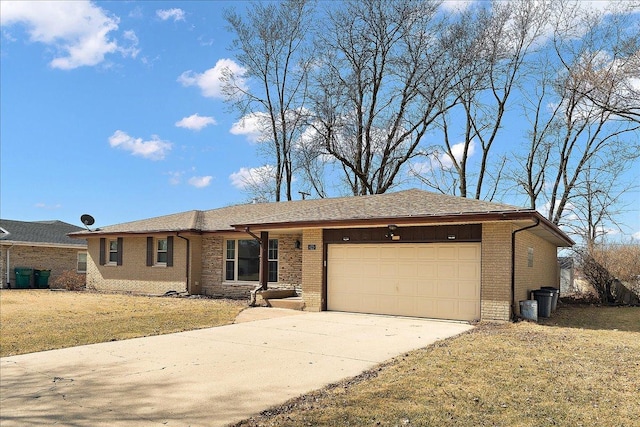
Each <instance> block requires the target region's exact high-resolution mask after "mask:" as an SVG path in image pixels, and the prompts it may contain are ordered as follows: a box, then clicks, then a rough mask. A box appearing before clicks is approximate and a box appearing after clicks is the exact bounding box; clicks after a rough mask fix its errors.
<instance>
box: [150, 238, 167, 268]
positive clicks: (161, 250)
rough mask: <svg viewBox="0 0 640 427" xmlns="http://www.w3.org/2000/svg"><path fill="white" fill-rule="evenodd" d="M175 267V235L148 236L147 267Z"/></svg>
mask: <svg viewBox="0 0 640 427" xmlns="http://www.w3.org/2000/svg"><path fill="white" fill-rule="evenodd" d="M153 266H158V267H173V236H167V237H152V236H149V237H147V267H153Z"/></svg>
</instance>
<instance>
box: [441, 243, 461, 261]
mask: <svg viewBox="0 0 640 427" xmlns="http://www.w3.org/2000/svg"><path fill="white" fill-rule="evenodd" d="M457 259H458V249H457V248H456V247H454V246H453V244H450V245H449V246H440V247H439V248H438V260H439V261H457Z"/></svg>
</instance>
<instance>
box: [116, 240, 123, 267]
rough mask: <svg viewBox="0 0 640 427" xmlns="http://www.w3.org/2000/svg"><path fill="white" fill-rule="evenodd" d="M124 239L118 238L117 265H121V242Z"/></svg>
mask: <svg viewBox="0 0 640 427" xmlns="http://www.w3.org/2000/svg"><path fill="white" fill-rule="evenodd" d="M123 240H124V239H123V238H122V237H118V262H117V264H118V265H122V241H123Z"/></svg>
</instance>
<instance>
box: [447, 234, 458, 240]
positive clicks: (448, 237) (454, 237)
mask: <svg viewBox="0 0 640 427" xmlns="http://www.w3.org/2000/svg"><path fill="white" fill-rule="evenodd" d="M447 239H449V240H456V235H455V234H449V235H448V236H447Z"/></svg>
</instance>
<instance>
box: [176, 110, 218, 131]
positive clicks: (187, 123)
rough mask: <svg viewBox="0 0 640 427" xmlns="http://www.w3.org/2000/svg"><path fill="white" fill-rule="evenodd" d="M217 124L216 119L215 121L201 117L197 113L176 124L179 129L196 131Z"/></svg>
mask: <svg viewBox="0 0 640 427" xmlns="http://www.w3.org/2000/svg"><path fill="white" fill-rule="evenodd" d="M216 124H217V122H216V119H214V118H213V117H208V116H200V115H198V114H197V113H196V114H192V115H190V116H189V117H185V118H183V119H182V120H180V121H177V122H176V126H177V127H179V128H185V129H191V130H196V131H197V130H201V129H203V128H205V127H207V126H209V125H216Z"/></svg>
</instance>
